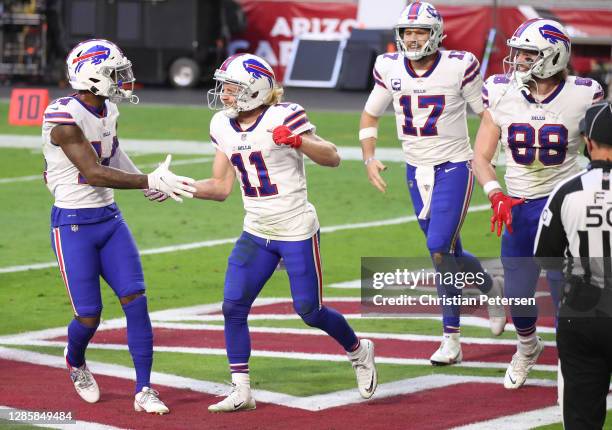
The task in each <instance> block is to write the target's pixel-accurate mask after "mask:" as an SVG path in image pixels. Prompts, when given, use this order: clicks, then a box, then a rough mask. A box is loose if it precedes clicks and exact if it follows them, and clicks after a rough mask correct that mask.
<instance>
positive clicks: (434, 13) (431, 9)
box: [427, 6, 440, 19]
mask: <svg viewBox="0 0 612 430" xmlns="http://www.w3.org/2000/svg"><path fill="white" fill-rule="evenodd" d="M427 13H429V16H431V17H432V18H436V19H440V13H439V12H438V11H437V10H436V9H435V8H434V7H433V6H427Z"/></svg>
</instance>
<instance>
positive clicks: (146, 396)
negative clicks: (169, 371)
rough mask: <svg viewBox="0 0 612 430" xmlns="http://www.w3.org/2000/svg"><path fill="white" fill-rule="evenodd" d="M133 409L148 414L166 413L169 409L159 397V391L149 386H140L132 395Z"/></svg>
mask: <svg viewBox="0 0 612 430" xmlns="http://www.w3.org/2000/svg"><path fill="white" fill-rule="evenodd" d="M134 410H135V411H136V412H148V413H150V414H159V415H163V414H167V413H168V412H170V409H168V407H167V406H166V405H165V404H164V402H162V401H161V400H160V399H159V393H158V392H157V391H155V390H154V389H153V388H150V387H142V390H141V391H140V392H139V393H136V395H135V396H134Z"/></svg>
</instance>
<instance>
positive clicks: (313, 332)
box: [153, 315, 557, 348]
mask: <svg viewBox="0 0 612 430" xmlns="http://www.w3.org/2000/svg"><path fill="white" fill-rule="evenodd" d="M219 316H220V317H221V318H223V315H219ZM345 317H346V315H345ZM249 319H251V317H249ZM221 321H222V320H221ZM153 327H157V328H165V329H174V330H211V331H223V330H224V327H223V326H222V325H215V324H181V323H169V322H155V321H154V322H153ZM249 331H250V332H251V333H267V334H295V335H305V336H321V337H326V336H328V335H327V333H325V332H324V331H322V330H317V329H308V328H303V329H302V328H283V327H249ZM356 334H357V336H358V337H361V338H364V337H365V338H368V339H383V340H403V341H408V342H440V339H441V338H440V336H432V335H423V334H401V333H376V332H357V333H356ZM461 344H462V345H508V346H516V340H513V339H495V338H481V337H461ZM544 345H545V346H548V347H554V348H556V346H557V343H556V342H554V341H544Z"/></svg>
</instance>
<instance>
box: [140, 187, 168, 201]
mask: <svg viewBox="0 0 612 430" xmlns="http://www.w3.org/2000/svg"><path fill="white" fill-rule="evenodd" d="M142 192H143V194H144V196H145V197H146V198H147V199H149V200H150V201H152V202H159V203H161V202H165V201H166V199H167V198H168V197H170V196H169V195H168V194H166V193H162V192H161V191H157V190H142Z"/></svg>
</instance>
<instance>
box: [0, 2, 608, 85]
mask: <svg viewBox="0 0 612 430" xmlns="http://www.w3.org/2000/svg"><path fill="white" fill-rule="evenodd" d="M432 3H433V4H434V5H435V6H436V7H437V8H438V10H439V11H440V12H441V14H442V16H443V18H444V23H445V32H446V34H447V35H448V37H447V38H446V39H445V40H444V48H445V49H451V50H465V51H470V52H473V53H474V54H476V55H477V56H478V57H479V59H480V61H481V63H482V69H481V72H482V74H483V75H485V76H488V75H491V74H494V73H502V72H503V69H502V59H503V57H504V56H506V55H507V52H508V50H507V48H506V45H505V43H506V40H507V39H508V37H509V36H511V34H512V33H513V31H514V29H516V27H517V26H518V25H519V24H520V23H521V22H523V21H525V20H527V19H531V18H536V17H542V18H551V19H555V20H557V21H559V22H561V23H562V24H563V25H565V26H566V28H567V30H568V32H569V33H570V35H571V36H572V60H571V69H572V70H571V72H572V73H574V74H577V75H581V76H587V77H591V78H594V79H596V80H597V81H599V82H600V83H601V84H602V85H603V86H604V88H605V90H606V95H607V94H608V87H609V85H610V83H611V82H612V60H611V58H612V1H609V0H586V1H581V2H575V1H568V0H561V1H559V0H557V1H532V2H531V3H525V2H521V1H512V0H471V1H470V0H463V1H456V0H455V1H433V2H432ZM406 4H407V2H406V1H405V0H334V1H324V0H303V1H292V0H283V1H276V0H3V1H0V30H1V31H0V85H4V86H9V85H10V86H13V85H16V84H17V85H19V84H24V85H32V84H35V85H52V86H55V85H59V86H65V85H66V82H65V78H64V73H65V72H64V70H65V66H64V60H65V57H66V54H67V53H68V51H69V50H70V49H71V47H72V46H74V45H75V44H77V43H78V42H80V41H82V40H85V39H90V38H106V39H109V40H112V41H114V42H115V43H117V44H118V45H119V46H120V47H121V48H122V49H123V50H124V52H125V53H126V55H127V56H128V58H130V60H131V61H132V63H133V65H134V66H133V67H134V72H135V75H136V78H137V80H138V82H139V84H140V85H145V86H174V87H178V88H189V87H196V86H200V85H205V84H206V83H207V82H209V81H210V79H211V77H212V73H213V72H214V69H215V68H216V67H218V65H219V64H220V62H221V61H222V60H223V58H225V57H226V56H228V55H231V54H234V53H238V52H251V53H254V54H257V55H259V56H261V57H263V58H265V59H266V60H267V61H268V62H269V63H270V64H271V65H272V66H273V68H274V70H275V72H276V74H277V79H278V80H279V81H280V82H284V83H285V84H286V85H289V86H291V85H294V86H305V87H325V88H337V89H342V90H353V91H365V90H369V89H370V88H371V85H372V78H371V68H372V66H373V64H374V60H375V58H376V56H377V55H378V54H380V53H383V52H389V51H394V50H395V45H394V38H393V32H392V30H391V29H392V27H393V25H394V23H395V21H396V20H397V18H398V16H399V13H400V11H401V10H402V8H403V7H405V5H406Z"/></svg>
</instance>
